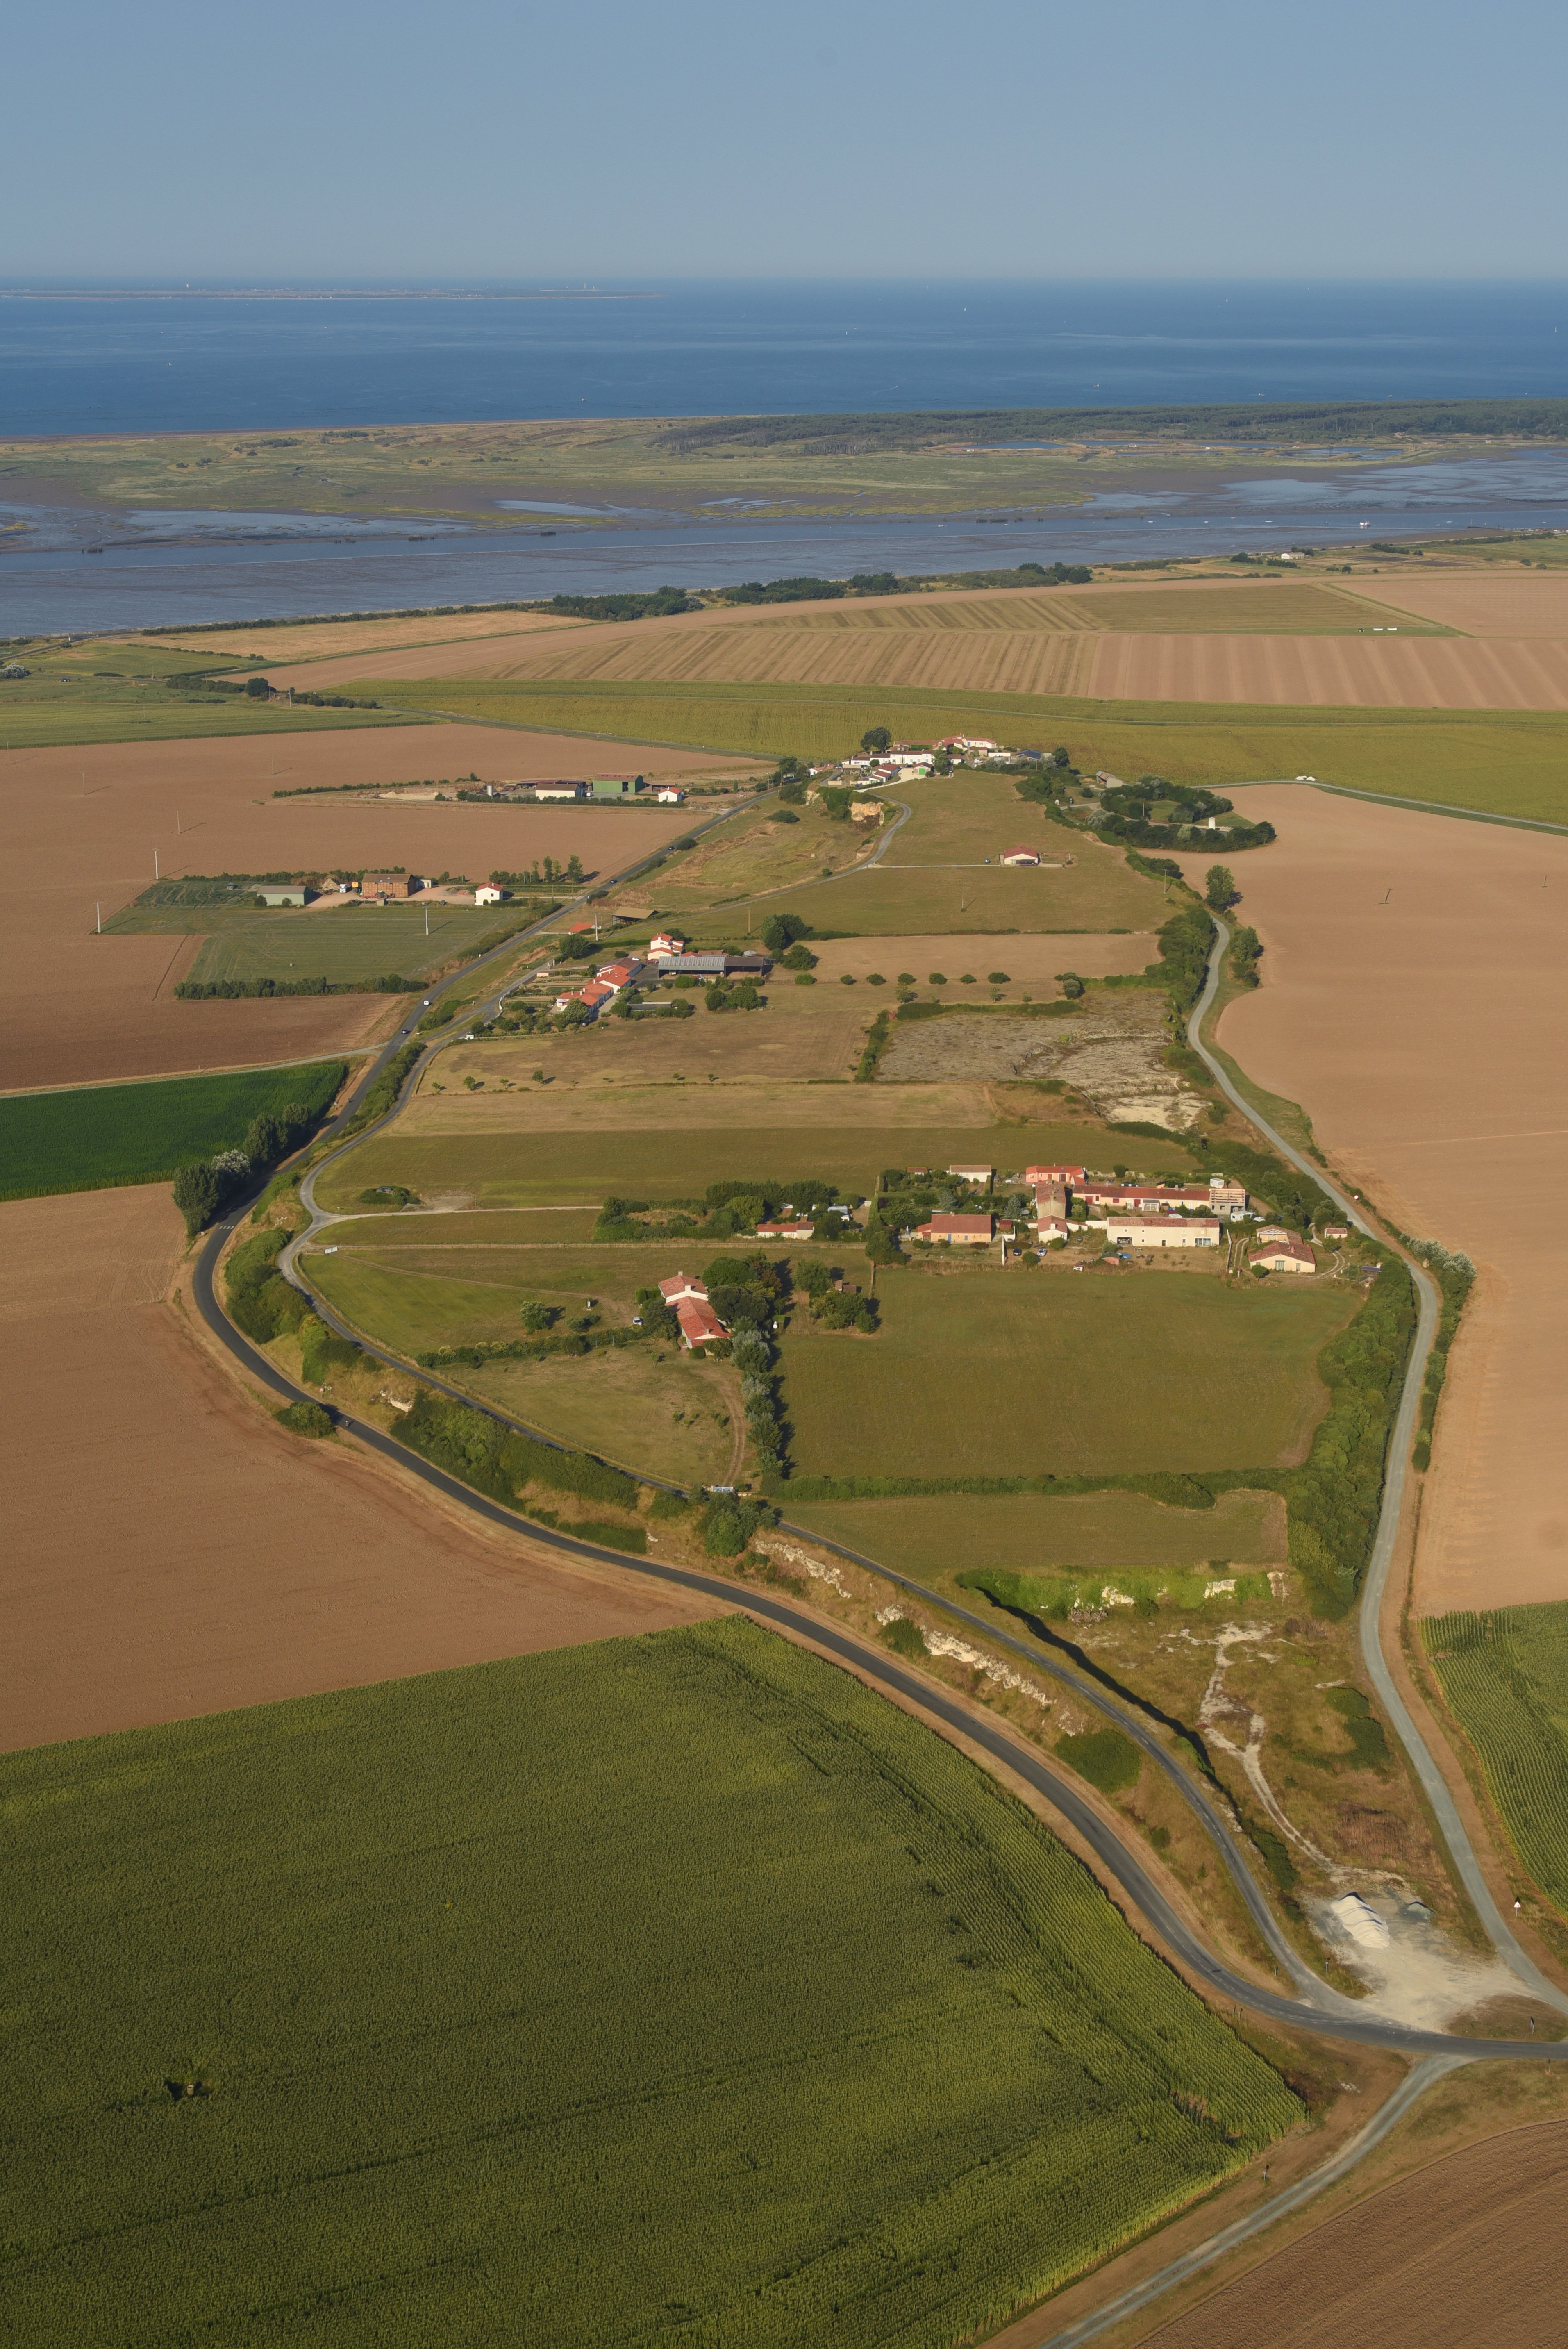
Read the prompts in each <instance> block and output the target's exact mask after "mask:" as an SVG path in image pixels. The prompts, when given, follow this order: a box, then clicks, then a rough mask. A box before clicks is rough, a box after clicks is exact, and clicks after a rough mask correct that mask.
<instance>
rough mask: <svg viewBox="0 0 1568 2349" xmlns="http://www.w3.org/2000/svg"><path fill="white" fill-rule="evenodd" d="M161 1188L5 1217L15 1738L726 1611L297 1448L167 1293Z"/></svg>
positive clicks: (2, 1352)
mask: <svg viewBox="0 0 1568 2349" xmlns="http://www.w3.org/2000/svg"><path fill="white" fill-rule="evenodd" d="M181 1245H182V1236H181V1225H180V1218H179V1217H178V1216H176V1214H175V1212H174V1209H173V1207H172V1206H171V1204H170V1198H169V1194H168V1192H167V1190H166V1189H163V1188H161V1187H160V1188H158V1189H156V1190H145V1191H108V1192H102V1191H99V1192H82V1193H77V1194H76V1195H74V1196H72V1197H70V1198H65V1199H36V1200H24V1201H15V1202H13V1203H11V1204H9V1205H6V1206H0V1247H3V1251H4V1256H5V1263H6V1266H7V1268H8V1272H7V1280H6V1294H5V1305H4V1319H5V1323H6V1325H7V1326H6V1328H5V1340H6V1342H5V1346H4V1347H3V1348H0V1380H3V1381H4V1384H3V1387H0V1394H3V1397H4V1401H3V1402H0V1414H3V1417H4V1423H5V1430H6V1438H7V1444H8V1448H9V1451H10V1455H11V1458H12V1460H13V1461H14V1462H15V1469H14V1472H13V1475H12V1476H11V1479H10V1485H9V1489H8V1495H7V1506H6V1539H5V1545H4V1553H3V1557H0V1609H3V1611H4V1616H5V1639H4V1640H0V1746H4V1747H5V1748H7V1749H10V1748H14V1747H18V1746H26V1745H38V1744H47V1743H50V1742H51V1741H53V1740H55V1739H57V1738H64V1737H86V1736H93V1735H96V1734H98V1733H99V1732H101V1731H104V1730H111V1729H133V1728H137V1727H139V1726H141V1725H143V1724H145V1723H150V1722H159V1721H175V1720H183V1719H187V1718H189V1717H190V1716H191V1715H193V1714H197V1713H218V1712H222V1711H223V1710H224V1709H226V1708H227V1707H229V1706H232V1705H242V1704H262V1703H265V1702H271V1701H272V1700H273V1699H274V1698H277V1697H287V1696H304V1695H308V1694H311V1693H313V1692H319V1691H322V1690H326V1689H334V1688H347V1687H354V1686H357V1685H360V1684H362V1683H364V1682H370V1681H378V1680H389V1679H395V1678H398V1677H400V1676H402V1675H403V1674H405V1673H409V1672H421V1671H438V1670H440V1669H441V1668H443V1667H444V1666H446V1665H449V1664H465V1663H477V1662H480V1661H485V1660H487V1659H490V1658H492V1657H497V1656H511V1655H518V1654H521V1653H523V1652H525V1651H531V1650H534V1649H538V1648H552V1647H563V1646H567V1645H570V1644H572V1643H573V1642H575V1641H578V1640H597V1639H605V1638H609V1637H611V1636H613V1635H614V1634H617V1633H621V1632H629V1631H644V1630H656V1629H658V1628H659V1627H660V1626H662V1625H664V1624H666V1623H674V1622H687V1621H690V1620H692V1619H694V1618H695V1617H696V1616H699V1615H703V1614H709V1613H714V1612H717V1611H720V1610H718V1609H714V1608H711V1607H708V1606H707V1605H706V1604H705V1603H704V1602H703V1601H701V1600H696V1599H694V1600H687V1599H682V1598H677V1597H676V1596H674V1595H673V1594H672V1595H666V1594H665V1593H664V1592H663V1591H660V1590H655V1588H652V1587H651V1586H646V1585H640V1584H638V1583H636V1582H635V1581H634V1579H633V1578H630V1577H622V1576H618V1575H617V1574H616V1573H615V1571H614V1568H605V1569H603V1571H600V1570H598V1569H595V1568H593V1567H592V1566H584V1567H583V1568H577V1567H575V1566H572V1565H568V1564H566V1563H564V1562H562V1563H561V1564H556V1563H555V1562H553V1561H552V1560H551V1559H550V1558H549V1557H547V1556H545V1555H544V1554H542V1552H540V1551H538V1550H536V1549H534V1548H532V1547H531V1546H530V1545H529V1544H528V1543H527V1542H526V1540H524V1539H522V1538H521V1537H519V1538H516V1539H514V1538H512V1537H508V1536H506V1535H503V1534H500V1533H499V1532H498V1533H497V1534H496V1535H495V1536H494V1537H490V1536H488V1535H487V1534H486V1533H485V1532H483V1531H482V1530H481V1529H480V1527H479V1526H478V1524H477V1523H475V1524H473V1525H472V1526H469V1525H467V1524H464V1523H461V1522H459V1520H458V1519H457V1518H455V1517H449V1516H447V1515H445V1514H443V1513H442V1512H441V1510H440V1509H439V1508H438V1506H433V1505H432V1503H431V1502H430V1501H429V1500H428V1498H427V1497H426V1496H425V1495H423V1493H422V1492H418V1491H415V1490H412V1489H410V1490H407V1491H406V1490H405V1489H404V1488H403V1487H401V1486H400V1485H398V1484H397V1483H396V1482H395V1481H394V1480H393V1479H392V1478H390V1477H389V1476H387V1475H384V1474H383V1473H382V1472H381V1471H380V1470H379V1469H377V1468H375V1467H373V1466H371V1465H370V1464H368V1463H367V1461H366V1459H365V1458H364V1456H363V1455H361V1454H356V1453H355V1452H354V1451H353V1450H352V1449H351V1448H350V1447H348V1446H347V1445H346V1444H310V1443H306V1442H303V1441H302V1440H301V1439H300V1438H299V1437H297V1436H290V1435H286V1434H285V1433H284V1431H283V1430H282V1429H281V1428H280V1427H277V1426H276V1425H275V1424H274V1423H273V1422H272V1421H271V1420H270V1419H268V1418H266V1417H264V1416H263V1414H262V1413H260V1412H259V1411H257V1410H256V1409H255V1408H254V1407H253V1405H252V1404H251V1403H250V1402H248V1401H247V1400H246V1398H245V1396H244V1395H243V1394H242V1392H241V1391H240V1390H239V1388H238V1387H237V1386H236V1385H235V1383H234V1381H232V1378H231V1377H230V1376H229V1374H228V1373H227V1371H225V1370H223V1369H222V1368H221V1367H220V1366H219V1365H218V1364H217V1363H216V1362H215V1361H213V1360H212V1358H211V1355H209V1354H208V1353H207V1352H206V1351H205V1350H203V1349H202V1348H201V1346H199V1345H198V1344H197V1342H196V1341H195V1340H194V1339H193V1338H192V1337H191V1334H190V1330H189V1325H188V1323H187V1322H186V1320H185V1319H184V1317H183V1316H182V1315H181V1312H180V1311H179V1310H178V1309H176V1308H175V1307H173V1306H171V1305H169V1304H165V1303H161V1302H156V1301H154V1300H155V1299H160V1298H161V1297H162V1295H163V1291H164V1289H165V1287H166V1285H167V1283H168V1280H169V1278H170V1275H171V1274H172V1271H173V1268H174V1267H175V1265H176V1263H177V1261H178V1258H179V1255H180V1251H181Z"/></svg>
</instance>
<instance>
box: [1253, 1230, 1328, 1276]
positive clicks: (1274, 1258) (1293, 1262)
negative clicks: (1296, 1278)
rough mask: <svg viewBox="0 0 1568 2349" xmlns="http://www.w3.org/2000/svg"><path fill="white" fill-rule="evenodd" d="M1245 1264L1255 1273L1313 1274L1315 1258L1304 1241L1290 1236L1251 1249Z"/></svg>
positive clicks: (1315, 1268)
mask: <svg viewBox="0 0 1568 2349" xmlns="http://www.w3.org/2000/svg"><path fill="white" fill-rule="evenodd" d="M1247 1262H1248V1264H1249V1265H1251V1266H1252V1267H1253V1270H1254V1271H1256V1272H1315V1271H1316V1270H1317V1258H1316V1257H1315V1256H1314V1255H1313V1253H1312V1250H1311V1249H1310V1248H1309V1247H1307V1245H1306V1242H1305V1240H1298V1239H1297V1238H1295V1236H1294V1234H1293V1235H1291V1236H1290V1237H1287V1238H1284V1239H1279V1240H1269V1241H1266V1242H1265V1243H1264V1246H1263V1247H1255V1248H1253V1251H1252V1253H1251V1255H1250V1256H1249V1257H1247Z"/></svg>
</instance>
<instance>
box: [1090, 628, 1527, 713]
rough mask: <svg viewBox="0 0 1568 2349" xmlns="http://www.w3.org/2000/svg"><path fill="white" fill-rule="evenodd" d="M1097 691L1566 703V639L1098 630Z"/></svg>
mask: <svg viewBox="0 0 1568 2349" xmlns="http://www.w3.org/2000/svg"><path fill="white" fill-rule="evenodd" d="M1088 692H1089V694H1090V695H1091V696H1092V697H1093V698H1095V699H1096V700H1122V701H1210V702H1217V701H1235V702H1253V703H1270V702H1273V703H1278V704H1287V705H1290V706H1292V707H1295V708H1304V707H1310V706H1313V705H1317V704H1321V705H1324V706H1330V707H1337V708H1341V709H1568V642H1559V643H1551V642H1539V641H1538V642H1535V643H1520V644H1514V643H1508V642H1503V641H1495V640H1494V641H1491V642H1487V641H1484V640H1479V639H1476V638H1473V637H1463V636H1440V637H1431V636H1429V637H1426V638H1420V637H1411V638H1409V639H1408V640H1406V639H1405V638H1403V637H1398V638H1395V639H1394V640H1392V641H1390V639H1389V638H1388V637H1387V636H1383V637H1376V636H1337V637H1333V636H1303V637H1296V636H1101V637H1099V639H1098V640H1097V642H1096V643H1095V644H1094V646H1093V647H1092V651H1091V668H1090V681H1089V685H1088Z"/></svg>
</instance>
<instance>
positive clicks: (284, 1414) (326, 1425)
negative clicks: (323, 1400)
mask: <svg viewBox="0 0 1568 2349" xmlns="http://www.w3.org/2000/svg"><path fill="white" fill-rule="evenodd" d="M273 1418H274V1419H275V1420H276V1421H277V1423H278V1425H279V1426H280V1427H286V1428H287V1429H288V1431H289V1433H290V1434H291V1435H309V1436H323V1435H330V1434H331V1433H332V1419H331V1415H330V1414H329V1413H326V1412H325V1411H323V1409H322V1407H321V1405H320V1403H318V1402H303V1401H302V1402H291V1403H285V1404H284V1408H283V1410H282V1411H279V1412H274V1413H273Z"/></svg>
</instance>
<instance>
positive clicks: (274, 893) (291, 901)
mask: <svg viewBox="0 0 1568 2349" xmlns="http://www.w3.org/2000/svg"><path fill="white" fill-rule="evenodd" d="M256 895H257V896H258V897H259V898H260V899H261V901H262V903H263V905H309V903H310V901H311V899H312V898H313V897H314V896H315V890H314V889H308V888H306V886H305V885H304V882H303V881H263V883H262V885H261V887H260V888H259V889H258V890H257V891H256Z"/></svg>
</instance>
